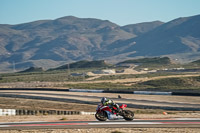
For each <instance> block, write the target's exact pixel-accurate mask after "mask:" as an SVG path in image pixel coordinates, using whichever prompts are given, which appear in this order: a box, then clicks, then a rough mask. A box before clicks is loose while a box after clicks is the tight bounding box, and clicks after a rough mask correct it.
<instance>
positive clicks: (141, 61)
mask: <svg viewBox="0 0 200 133" xmlns="http://www.w3.org/2000/svg"><path fill="white" fill-rule="evenodd" d="M121 64H159V65H167V64H171V61H170V58H168V57H154V58H140V59H132V60H126V61H123V62H119V63H118V64H117V65H121Z"/></svg>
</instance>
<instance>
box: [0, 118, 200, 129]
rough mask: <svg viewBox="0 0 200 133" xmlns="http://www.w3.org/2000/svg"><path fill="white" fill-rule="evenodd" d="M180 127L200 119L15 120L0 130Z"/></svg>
mask: <svg viewBox="0 0 200 133" xmlns="http://www.w3.org/2000/svg"><path fill="white" fill-rule="evenodd" d="M119 126H120V127H121V128H157V127H159V128H162V127H170V128H172V127H173V128H180V127H187V128H191V127H195V128H200V119H197V118H182V119H165V120H164V119H162V120H158V119H157V120H156V119H154V120H153V119H152V120H144V119H135V120H133V121H124V120H115V121H105V122H101V121H56V122H14V123H0V130H2V129H3V130H5V129H6V130H7V129H9V130H10V129H15V130H16V129H17V130H18V129H20V130H22V129H64V128H67V129H73V128H108V127H109V128H116V127H119Z"/></svg>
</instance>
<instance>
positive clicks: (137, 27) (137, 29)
mask: <svg viewBox="0 0 200 133" xmlns="http://www.w3.org/2000/svg"><path fill="white" fill-rule="evenodd" d="M162 24H164V23H163V22H161V21H153V22H144V23H138V24H130V25H126V26H123V27H122V29H123V30H125V31H127V32H129V33H132V34H134V35H137V36H139V35H142V34H144V33H146V32H149V31H151V30H153V29H155V28H156V27H158V26H160V25H162Z"/></svg>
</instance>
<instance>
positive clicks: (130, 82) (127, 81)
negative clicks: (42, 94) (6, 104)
mask: <svg viewBox="0 0 200 133" xmlns="http://www.w3.org/2000/svg"><path fill="white" fill-rule="evenodd" d="M103 75H104V74H102V75H96V76H94V77H92V78H90V79H89V80H88V79H87V80H86V81H79V82H39V81H33V82H28V83H25V82H14V83H0V87H1V88H21V87H22V88H26V87H56V88H57V87H58V86H63V85H64V84H79V83H105V82H110V83H125V84H126V85H133V84H136V83H138V82H144V81H149V80H155V79H163V78H175V77H192V76H194V77H195V76H200V74H199V73H189V74H185V75H169V76H157V77H145V78H127V79H115V80H96V81H91V80H93V79H96V78H99V77H101V76H103ZM111 75H112V74H111ZM114 75H116V74H114ZM60 89H62V87H60Z"/></svg>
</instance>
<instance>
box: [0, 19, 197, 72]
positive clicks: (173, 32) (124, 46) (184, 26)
mask: <svg viewBox="0 0 200 133" xmlns="http://www.w3.org/2000/svg"><path fill="white" fill-rule="evenodd" d="M157 56H159V57H162V56H168V57H170V58H171V59H174V60H175V61H178V62H181V63H184V62H189V61H193V60H197V59H199V57H200V15H196V16H191V17H183V18H177V19H175V20H172V21H170V22H166V23H164V22H161V21H153V22H144V23H139V24H130V25H125V26H119V25H117V24H115V23H113V22H110V21H108V20H100V19H94V18H77V17H74V16H66V17H62V18H58V19H55V20H39V21H34V22H29V23H24V24H17V25H8V24H0V71H8V70H10V69H13V67H15V69H25V68H27V67H31V66H36V67H43V68H53V67H57V66H59V65H63V64H66V63H72V62H75V61H80V60H107V61H109V62H113V63H116V62H119V61H123V60H126V59H133V58H141V57H157Z"/></svg>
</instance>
